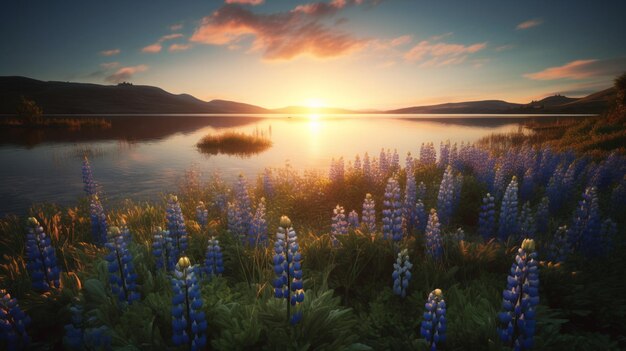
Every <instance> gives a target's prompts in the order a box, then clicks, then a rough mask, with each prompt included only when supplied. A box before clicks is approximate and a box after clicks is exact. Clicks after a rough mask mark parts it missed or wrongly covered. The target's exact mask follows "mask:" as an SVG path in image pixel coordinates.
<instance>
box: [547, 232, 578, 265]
mask: <svg viewBox="0 0 626 351" xmlns="http://www.w3.org/2000/svg"><path fill="white" fill-rule="evenodd" d="M567 234H568V230H567V226H561V227H559V229H557V231H556V233H555V234H554V237H553V238H552V242H551V243H550V246H549V247H548V261H551V262H554V263H558V262H565V260H566V259H567V256H568V255H569V254H570V252H571V251H572V250H571V248H570V244H569V240H567Z"/></svg>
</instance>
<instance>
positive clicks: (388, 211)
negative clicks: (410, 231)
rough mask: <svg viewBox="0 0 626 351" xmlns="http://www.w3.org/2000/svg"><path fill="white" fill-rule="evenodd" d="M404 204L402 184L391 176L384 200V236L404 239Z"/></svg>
mask: <svg viewBox="0 0 626 351" xmlns="http://www.w3.org/2000/svg"><path fill="white" fill-rule="evenodd" d="M402 235H403V233H402V204H401V202H400V186H399V185H398V181H396V180H395V179H393V178H389V181H388V182H387V187H386V188H385V200H384V201H383V238H384V239H393V241H394V242H398V241H400V240H402Z"/></svg>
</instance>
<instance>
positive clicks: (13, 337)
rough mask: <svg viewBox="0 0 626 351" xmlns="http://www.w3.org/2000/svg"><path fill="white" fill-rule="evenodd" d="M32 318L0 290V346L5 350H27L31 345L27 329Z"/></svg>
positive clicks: (15, 301)
mask: <svg viewBox="0 0 626 351" xmlns="http://www.w3.org/2000/svg"><path fill="white" fill-rule="evenodd" d="M29 324H30V317H28V315H26V313H24V312H23V311H22V309H21V308H20V306H19V305H18V304H17V300H16V299H14V298H12V297H11V295H9V293H7V291H6V290H4V289H0V346H1V347H2V349H3V350H7V351H14V350H25V349H26V348H27V347H28V344H29V343H30V338H29V337H28V334H27V333H26V327H27V326H28V325H29Z"/></svg>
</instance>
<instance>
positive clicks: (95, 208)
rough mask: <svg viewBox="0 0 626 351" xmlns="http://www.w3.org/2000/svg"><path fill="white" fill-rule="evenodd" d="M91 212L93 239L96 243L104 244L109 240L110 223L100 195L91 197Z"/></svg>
mask: <svg viewBox="0 0 626 351" xmlns="http://www.w3.org/2000/svg"><path fill="white" fill-rule="evenodd" d="M89 212H90V217H89V218H90V219H91V234H92V235H93V240H94V242H95V243H97V244H100V245H102V244H104V243H106V241H107V231H108V224H107V216H106V214H105V213H104V208H103V207H102V203H100V199H99V198H98V195H93V196H92V197H91V198H90V204H89Z"/></svg>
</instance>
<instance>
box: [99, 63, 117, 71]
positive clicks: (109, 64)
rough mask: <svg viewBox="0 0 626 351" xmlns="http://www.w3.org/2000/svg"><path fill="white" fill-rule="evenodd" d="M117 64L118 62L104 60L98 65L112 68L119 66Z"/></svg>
mask: <svg viewBox="0 0 626 351" xmlns="http://www.w3.org/2000/svg"><path fill="white" fill-rule="evenodd" d="M119 65H120V63H119V62H105V63H101V64H100V67H102V68H104V69H113V68H117V67H119Z"/></svg>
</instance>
